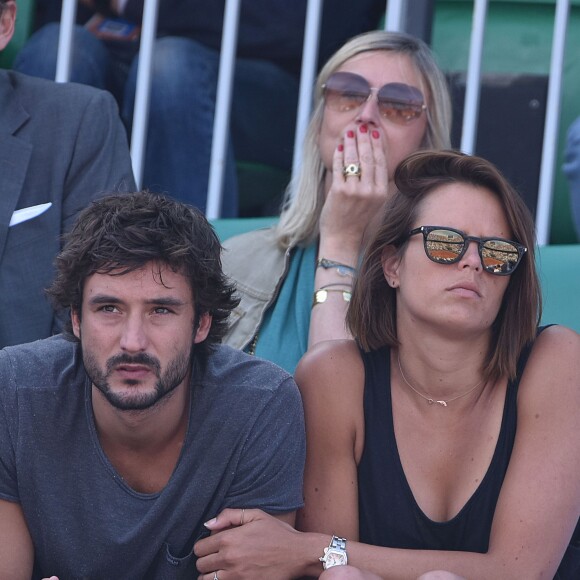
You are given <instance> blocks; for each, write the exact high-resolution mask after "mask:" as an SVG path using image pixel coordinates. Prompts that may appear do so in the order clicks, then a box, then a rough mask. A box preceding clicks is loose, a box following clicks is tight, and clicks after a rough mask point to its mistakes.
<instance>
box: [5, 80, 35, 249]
mask: <svg viewBox="0 0 580 580" xmlns="http://www.w3.org/2000/svg"><path fill="white" fill-rule="evenodd" d="M29 117H30V116H29V114H28V113H27V112H26V111H25V109H24V107H23V106H22V105H21V103H20V102H19V101H18V96H17V94H16V91H15V90H14V87H13V86H12V82H11V77H10V76H9V73H8V72H6V71H0V176H2V177H1V179H0V259H1V257H2V254H3V253H4V247H5V245H6V238H7V236H8V224H9V223H10V218H11V217H12V214H13V213H14V210H15V209H16V207H17V204H18V199H19V197H20V193H21V191H22V187H23V185H24V180H25V178H26V173H27V170H28V164H29V162H30V156H31V153H32V144H31V143H29V142H27V141H25V140H24V139H21V138H19V137H17V136H16V133H17V131H18V130H19V129H20V127H22V125H23V124H24V123H25V122H26V121H27V120H28V119H29Z"/></svg>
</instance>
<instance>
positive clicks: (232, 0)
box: [56, 0, 570, 245]
mask: <svg viewBox="0 0 580 580" xmlns="http://www.w3.org/2000/svg"><path fill="white" fill-rule="evenodd" d="M323 1H324V0H308V7H307V15H306V25H305V34H304V47H303V57H302V72H301V79H300V94H299V102H298V111H297V119H296V133H295V144H294V159H293V165H292V172H293V174H295V173H296V172H297V171H298V169H299V164H300V150H301V146H302V142H303V139H304V136H305V133H306V128H307V125H308V120H309V116H310V109H311V103H312V92H313V87H314V79H315V75H316V63H317V56H318V39H319V34H320V20H321V13H322V6H323ZM158 2H159V0H146V1H145V8H144V16H143V25H142V32H141V41H140V53H139V68H138V73H137V92H136V100H135V112H134V117H133V129H132V135H131V157H132V160H133V171H134V173H135V179H136V181H137V184H138V185H139V186H140V185H141V180H142V166H143V157H144V152H145V146H146V137H147V117H148V110H149V92H150V83H151V62H152V55H153V47H154V40H155V30H156V23H157V11H158ZM410 6H411V5H410V3H409V0H389V1H388V2H387V3H386V18H385V28H386V29H387V30H404V29H405V21H406V18H405V17H406V15H408V14H409V8H410ZM487 7H488V0H475V2H474V10H473V17H472V31H471V40H470V49H469V63H468V69H467V79H466V89H465V108H464V116H463V124H462V138H461V145H460V148H461V150H462V151H464V152H465V153H473V152H474V151H475V143H476V137H477V124H478V117H479V96H480V90H481V59H482V51H483V43H484V36H485V23H486V17H487ZM569 8H570V0H556V15H555V19H554V33H553V44H552V55H551V63H550V76H549V85H548V102H547V106H546V121H545V129H544V141H543V148H542V165H541V170H540V180H539V186H538V200H537V208H536V228H537V237H538V243H539V245H545V244H547V243H548V240H549V234H550V221H551V211H552V198H553V189H554V172H555V161H556V140H557V135H558V119H559V112H560V97H561V84H562V68H563V57H564V43H565V38H566V29H567V22H568V16H569ZM239 11H240V0H226V6H225V15H224V29H223V37H222V51H221V55H220V70H219V77H218V87H217V96H216V111H215V118H214V131H213V143H212V151H211V161H210V168H209V171H210V174H209V186H208V199H207V216H208V218H210V219H213V218H217V217H219V216H220V207H221V199H222V189H223V175H224V169H225V162H226V153H227V146H228V138H229V137H228V133H229V115H230V104H231V94H232V84H233V74H234V65H235V54H236V45H237V28H238V22H239ZM75 14H76V0H63V10H62V17H61V36H60V39H59V53H58V61H57V75H56V80H57V81H59V82H65V81H66V80H68V78H69V71H70V63H71V53H72V29H73V25H74V20H75Z"/></svg>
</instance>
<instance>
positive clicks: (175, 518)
mask: <svg viewBox="0 0 580 580" xmlns="http://www.w3.org/2000/svg"><path fill="white" fill-rule="evenodd" d="M220 252H221V246H220V243H219V241H218V238H217V236H216V234H215V233H214V231H213V229H212V227H211V226H210V225H209V223H208V222H207V220H206V219H205V217H204V216H203V214H202V213H201V212H199V211H198V210H197V209H195V208H193V207H190V206H187V205H184V204H182V203H180V202H177V201H175V200H173V199H171V198H169V197H164V196H159V195H155V194H152V193H148V192H138V193H132V194H115V195H109V196H106V197H104V198H102V199H100V200H98V201H95V202H93V203H92V204H91V205H90V206H89V207H87V208H86V209H85V210H83V211H82V212H81V213H80V215H79V218H78V220H77V222H76V224H75V226H74V227H73V228H72V230H71V231H70V233H69V234H68V235H67V237H66V239H65V244H64V247H63V250H62V252H61V253H60V255H59V256H58V258H57V261H56V269H57V275H56V278H55V280H54V282H53V284H52V286H51V287H50V288H49V290H48V294H49V296H50V297H51V299H52V301H53V304H54V306H55V308H56V309H57V311H61V313H62V311H64V310H70V316H69V319H70V323H69V324H68V326H67V327H66V328H65V331H64V335H57V336H54V337H51V338H48V339H45V340H42V341H37V342H34V343H29V344H25V345H20V346H14V347H7V348H6V349H4V350H3V351H0V386H1V388H0V538H2V539H3V541H2V542H0V578H12V579H20V578H30V577H31V575H32V577H34V578H38V577H49V576H50V575H52V574H54V575H57V576H58V577H59V578H61V579H64V578H73V577H74V578H78V577H88V578H124V579H131V578H134V579H141V578H152V579H157V578H159V579H161V578H185V577H188V578H194V577H196V571H195V563H196V562H195V555H194V554H193V550H192V548H193V544H194V542H195V541H196V540H197V539H199V538H200V537H201V536H203V534H204V532H205V531H206V528H205V527H204V522H206V521H207V520H209V519H211V518H213V517H215V516H216V515H217V514H218V513H219V512H220V511H221V510H222V509H224V508H236V509H240V510H242V511H241V515H240V522H242V523H243V513H244V512H243V510H245V509H247V508H261V509H264V510H266V511H268V512H270V513H272V514H273V515H275V516H277V517H278V518H280V519H281V520H283V521H284V522H287V523H289V524H293V522H294V512H295V510H296V509H297V508H298V507H300V506H301V504H302V492H301V490H302V470H303V463H304V452H305V450H304V447H305V445H304V428H303V418H302V406H301V401H300V395H299V393H298V391H297V388H296V385H295V383H294V381H293V379H292V378H291V377H290V375H288V374H287V373H286V372H285V371H283V370H281V369H279V368H278V367H276V366H275V365H273V364H271V363H269V362H266V361H262V360H260V359H257V358H255V357H251V356H250V355H247V354H245V353H243V352H240V351H237V350H234V349H232V348H230V347H228V346H223V345H220V344H219V343H220V341H221V337H222V335H223V333H224V332H225V327H226V324H227V320H228V317H229V314H230V312H231V311H232V310H233V309H234V308H235V306H236V305H237V303H238V300H237V298H235V296H234V287H233V286H232V285H231V283H230V282H229V281H228V279H227V278H226V277H225V276H224V274H223V272H222V269H221V260H220Z"/></svg>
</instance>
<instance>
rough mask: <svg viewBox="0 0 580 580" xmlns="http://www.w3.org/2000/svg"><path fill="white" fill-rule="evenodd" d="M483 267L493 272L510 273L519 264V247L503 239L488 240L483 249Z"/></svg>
mask: <svg viewBox="0 0 580 580" xmlns="http://www.w3.org/2000/svg"><path fill="white" fill-rule="evenodd" d="M481 259H482V262H483V267H484V268H485V269H486V270H487V271H488V272H491V273H492V274H510V273H511V272H513V271H514V270H515V268H516V266H517V265H518V260H519V252H518V249H517V248H516V247H515V246H514V245H513V244H510V243H509V242H505V241H503V240H488V241H486V242H485V244H484V245H483V248H482V249H481Z"/></svg>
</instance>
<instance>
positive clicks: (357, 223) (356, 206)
mask: <svg viewBox="0 0 580 580" xmlns="http://www.w3.org/2000/svg"><path fill="white" fill-rule="evenodd" d="M350 135H352V136H350ZM341 147H342V149H341ZM383 147H384V144H383V135H382V134H381V132H380V129H378V128H367V130H366V131H361V127H360V126H358V127H357V126H355V125H354V124H353V125H352V126H349V127H348V128H347V131H346V133H345V136H344V139H343V142H342V143H341V144H340V146H339V147H337V148H336V150H335V151H334V157H333V167H332V174H331V175H328V176H327V183H326V187H328V193H327V197H326V202H325V204H324V207H323V209H322V214H321V216H320V239H319V245H318V258H319V259H321V258H325V259H326V260H331V261H333V262H338V263H340V264H344V265H346V266H350V267H351V268H356V267H357V265H358V257H359V252H360V250H361V244H362V241H363V237H364V235H365V232H366V231H367V228H368V227H369V224H370V223H371V222H372V221H373V219H375V218H376V217H377V216H378V215H379V214H380V213H381V209H382V207H383V206H384V204H385V202H386V200H387V192H388V175H387V162H386V158H385V153H384V149H383ZM354 162H358V163H359V164H360V166H361V176H360V179H359V178H358V177H347V178H345V177H344V176H343V174H342V170H343V167H344V166H345V164H348V163H354ZM328 284H340V286H332V288H334V289H340V288H345V289H346V290H347V291H348V290H349V289H350V287H351V285H352V276H351V275H348V274H347V275H344V276H341V272H340V271H339V270H338V269H337V268H332V267H331V268H322V267H318V268H316V274H315V279H314V289H313V290H318V289H321V288H324V286H326V285H328ZM347 306H348V301H346V300H345V299H344V297H343V295H342V294H341V293H340V292H329V293H328V296H327V298H326V300H325V302H323V303H321V304H317V305H315V306H314V307H313V308H312V316H311V319H310V334H309V339H308V344H309V346H313V345H314V344H317V343H319V342H322V341H324V340H334V339H340V338H350V333H349V332H348V331H347V329H346V326H345V316H346V310H347Z"/></svg>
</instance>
